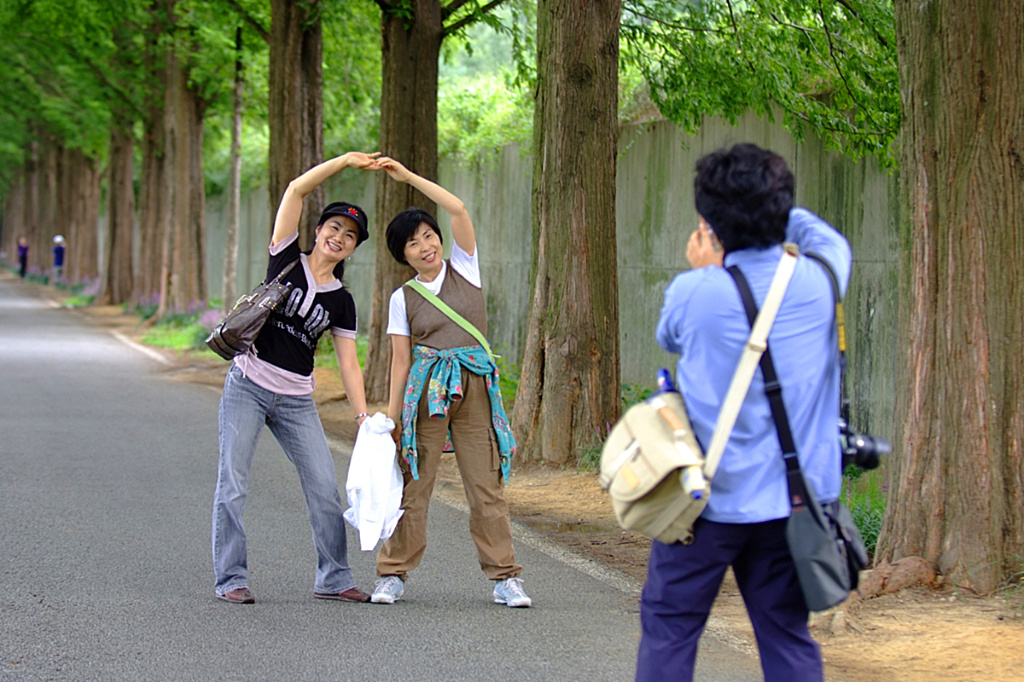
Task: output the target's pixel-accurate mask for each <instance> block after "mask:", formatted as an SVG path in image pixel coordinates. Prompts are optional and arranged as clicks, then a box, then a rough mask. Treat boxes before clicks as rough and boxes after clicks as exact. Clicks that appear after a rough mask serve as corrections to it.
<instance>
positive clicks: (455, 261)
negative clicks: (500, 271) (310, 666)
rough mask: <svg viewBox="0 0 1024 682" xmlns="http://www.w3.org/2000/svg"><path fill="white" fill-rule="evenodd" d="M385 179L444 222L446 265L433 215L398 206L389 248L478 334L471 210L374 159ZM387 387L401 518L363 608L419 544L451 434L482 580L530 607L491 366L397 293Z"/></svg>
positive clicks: (407, 295)
mask: <svg viewBox="0 0 1024 682" xmlns="http://www.w3.org/2000/svg"><path fill="white" fill-rule="evenodd" d="M378 166H379V167H380V168H383V169H384V170H385V171H386V172H387V174H388V175H389V176H391V178H392V179H393V180H396V181H398V182H404V183H407V184H409V185H411V186H412V187H414V188H416V189H417V190H419V191H420V192H422V193H423V194H424V195H425V196H426V197H427V198H429V199H430V200H432V201H434V202H436V203H437V204H438V205H439V206H440V207H441V208H443V209H444V210H445V211H447V212H448V214H449V215H450V216H451V226H452V236H453V237H454V238H455V244H454V245H453V246H452V252H451V259H450V260H446V259H445V258H444V247H443V245H442V243H441V230H440V228H438V225H437V220H436V219H435V218H434V216H432V215H430V214H429V213H427V212H426V211H424V210H422V209H418V208H409V209H407V210H405V211H402V212H401V213H399V214H398V215H397V216H395V217H394V219H393V220H392V221H391V223H390V224H389V225H388V228H387V245H388V250H389V251H390V252H391V255H392V256H393V257H394V258H395V260H396V261H398V262H399V263H402V264H403V265H410V266H412V268H413V269H414V270H416V278H415V281H416V282H418V283H419V284H420V285H422V286H423V287H424V288H425V289H426V291H428V292H429V294H433V296H434V297H437V298H438V299H440V300H441V301H442V302H443V303H444V304H447V306H449V307H450V308H452V309H453V310H454V311H455V312H456V313H457V314H459V315H460V316H461V317H462V318H464V321H468V324H469V325H470V326H472V327H474V328H475V329H476V330H478V331H479V333H480V334H481V335H483V336H486V334H487V311H486V306H485V302H484V296H483V292H482V290H481V285H482V282H481V278H480V253H479V251H478V250H477V246H476V236H475V232H474V229H473V222H472V221H471V220H470V217H469V212H468V211H467V210H466V206H465V205H464V204H463V203H462V201H461V200H460V199H459V198H458V197H456V196H455V195H453V194H452V193H451V192H449V191H448V190H446V189H444V188H443V187H440V186H438V185H437V184H435V183H433V182H431V181H430V180H427V179H425V178H422V177H420V176H419V175H416V174H415V173H412V172H410V171H409V170H408V169H406V168H405V166H403V165H402V164H401V163H399V162H398V161H395V160H394V159H390V158H387V157H381V158H380V159H378ZM388 336H390V337H391V347H392V351H393V354H392V360H391V387H390V400H389V403H388V416H389V417H391V419H393V420H394V422H395V424H396V427H395V433H394V436H395V438H396V441H399V442H400V443H401V446H402V451H403V458H402V461H401V465H402V474H403V478H404V480H405V487H404V490H403V494H402V510H403V512H404V513H403V515H402V517H401V518H400V519H399V521H398V527H397V528H396V529H395V532H394V534H392V536H391V537H390V538H389V539H388V540H387V541H386V542H385V543H384V545H383V547H381V550H380V552H379V553H378V555H377V574H378V575H379V576H380V580H378V581H377V585H376V588H375V589H374V592H373V595H372V596H371V601H373V602H374V603H376V604H393V603H394V602H395V601H396V600H398V599H400V598H401V597H402V595H403V594H404V592H405V580H406V578H407V576H408V574H409V572H410V571H412V570H413V569H415V568H416V567H417V566H418V565H419V563H420V560H421V559H422V558H423V553H424V550H425V549H426V546H427V508H428V506H429V505H430V496H431V493H432V492H433V490H434V480H435V478H436V476H437V468H438V464H439V463H440V461H441V452H442V450H443V448H444V446H445V442H446V440H447V438H448V434H449V432H450V433H451V442H452V444H453V445H454V447H455V459H456V461H457V462H458V465H459V473H460V475H461V476H462V484H463V486H464V488H465V490H466V500H467V502H468V503H469V510H470V511H469V532H470V534H471V535H472V537H473V542H474V543H475V544H476V551H477V559H478V560H479V562H480V568H481V569H482V570H483V572H484V575H486V576H487V578H488V579H490V580H491V581H493V583H494V585H493V590H492V593H491V597H492V598H493V600H494V601H495V602H497V603H499V604H504V605H506V606H511V607H528V606H531V605H532V603H533V602H532V601H531V600H530V598H529V597H528V596H527V595H526V592H525V591H524V590H523V582H522V580H521V579H520V577H519V575H520V573H521V572H522V566H520V565H519V564H517V563H516V556H515V550H514V549H513V548H512V526H511V521H510V519H509V511H508V504H507V503H506V502H505V493H504V486H503V480H504V481H507V480H508V475H509V466H510V462H511V458H512V455H513V453H514V452H515V441H514V439H513V438H512V433H511V430H510V428H509V425H508V419H507V418H506V416H505V410H504V407H503V406H502V404H501V393H500V391H499V390H498V368H497V366H495V364H494V361H493V360H492V359H491V357H490V356H489V354H488V352H487V351H486V350H485V348H484V347H483V345H482V344H481V342H480V341H479V340H478V339H477V338H476V337H475V336H474V335H473V333H472V332H471V331H469V330H468V329H467V328H465V327H463V326H461V325H460V324H459V323H457V322H455V321H454V320H453V319H452V318H451V317H449V316H448V315H447V314H445V313H444V312H442V310H441V309H440V308H438V307H436V306H435V304H434V303H432V302H431V301H430V300H429V298H427V297H425V296H424V294H422V293H420V292H418V291H416V290H415V289H414V288H412V287H411V286H409V285H408V284H407V285H406V286H402V287H400V288H398V289H396V290H395V292H394V293H393V294H392V295H391V304H390V311H389V316H388Z"/></svg>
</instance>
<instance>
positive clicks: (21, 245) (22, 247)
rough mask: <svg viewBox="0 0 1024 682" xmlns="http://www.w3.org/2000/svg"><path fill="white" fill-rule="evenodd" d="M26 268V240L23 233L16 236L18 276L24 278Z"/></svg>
mask: <svg viewBox="0 0 1024 682" xmlns="http://www.w3.org/2000/svg"><path fill="white" fill-rule="evenodd" d="M27 270H28V240H27V239H25V235H21V236H20V237H18V276H19V277H21V278H22V279H25V272H26V271H27Z"/></svg>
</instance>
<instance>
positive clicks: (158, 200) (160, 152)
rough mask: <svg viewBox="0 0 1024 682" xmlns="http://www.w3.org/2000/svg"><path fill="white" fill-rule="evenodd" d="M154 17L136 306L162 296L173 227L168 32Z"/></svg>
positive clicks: (144, 134) (150, 38) (148, 46)
mask: <svg viewBox="0 0 1024 682" xmlns="http://www.w3.org/2000/svg"><path fill="white" fill-rule="evenodd" d="M153 13H154V16H153V18H152V21H151V24H150V25H151V28H150V30H149V32H148V34H147V38H146V52H145V64H146V71H147V73H151V74H152V77H151V78H150V79H149V80H148V81H147V82H146V83H145V86H144V87H146V90H147V91H146V97H145V108H144V110H143V116H144V118H145V121H144V125H143V126H142V139H141V140H140V154H141V157H142V169H141V178H140V183H139V250H138V263H137V267H136V277H135V290H134V292H133V294H132V300H133V302H134V303H136V304H149V303H152V302H154V301H155V300H156V299H157V298H158V296H159V295H160V291H161V289H162V286H161V273H162V271H163V244H164V237H165V230H166V229H167V227H168V226H169V225H170V220H169V217H170V206H169V199H170V196H169V193H168V190H169V186H168V185H169V183H168V181H167V179H166V177H165V174H166V158H165V147H166V142H167V140H166V137H167V129H166V125H165V118H166V117H165V113H164V98H165V96H166V82H167V59H166V47H165V46H163V45H162V41H161V36H162V35H163V33H164V31H165V30H166V25H165V23H164V22H163V20H162V16H163V15H162V14H160V13H157V12H156V11H155V8H153Z"/></svg>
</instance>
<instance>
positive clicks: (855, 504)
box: [842, 473, 885, 556]
mask: <svg viewBox="0 0 1024 682" xmlns="http://www.w3.org/2000/svg"><path fill="white" fill-rule="evenodd" d="M876 476H877V474H875V473H871V474H869V475H868V478H869V479H873V478H874V477H876ZM868 483H869V485H867V486H865V485H863V483H861V484H859V485H855V484H854V481H853V480H851V479H850V478H846V477H844V479H843V488H844V490H843V493H842V500H843V502H844V503H845V504H846V506H847V507H848V508H849V510H850V516H852V517H853V522H854V523H855V524H856V525H857V529H858V530H859V531H860V535H861V537H862V538H864V546H865V547H867V550H868V553H869V554H871V555H872V556H874V554H875V546H876V545H877V544H878V533H879V532H880V531H881V530H882V517H883V516H885V495H884V493H883V491H882V490H881V487H880V486H877V485H874V483H875V481H871V480H869V481H868ZM865 487H866V489H865Z"/></svg>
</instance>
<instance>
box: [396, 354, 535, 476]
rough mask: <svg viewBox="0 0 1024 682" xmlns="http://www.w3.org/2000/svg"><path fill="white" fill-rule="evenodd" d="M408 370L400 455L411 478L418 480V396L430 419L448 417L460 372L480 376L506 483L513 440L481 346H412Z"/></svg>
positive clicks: (490, 363)
mask: <svg viewBox="0 0 1024 682" xmlns="http://www.w3.org/2000/svg"><path fill="white" fill-rule="evenodd" d="M412 358H413V362H412V367H411V368H410V369H409V379H408V381H407V382H406V384H405V401H404V403H403V405H402V456H403V457H405V461H406V462H407V463H408V464H409V471H410V472H411V473H412V477H413V478H415V479H417V480H418V479H419V470H418V468H417V452H416V413H417V411H418V409H419V402H420V397H421V396H422V395H423V391H424V390H427V391H428V393H427V396H428V397H427V400H428V403H427V405H428V410H429V411H430V415H429V416H430V417H433V418H442V419H443V418H444V417H446V416H448V408H449V406H450V405H451V401H452V400H461V399H462V395H463V389H462V369H463V368H466V369H468V370H469V371H470V372H472V373H473V374H477V375H479V376H482V377H484V382H485V383H486V384H487V395H488V397H490V399H491V424H492V426H494V432H495V434H496V435H497V437H498V450H499V455H500V458H501V475H502V477H503V478H504V479H505V482H506V483H508V476H509V470H510V468H511V465H512V455H514V454H515V452H516V441H515V438H513V437H512V429H511V427H510V426H509V423H508V417H506V416H505V408H504V407H503V406H502V404H501V391H500V389H499V387H498V367H497V366H496V365H495V364H494V362H493V361H492V360H491V358H490V356H488V354H487V351H486V350H484V348H483V347H482V346H462V347H460V348H452V349H450V350H437V349H436V348H428V347H427V346H416V347H415V348H414V349H413V352H412Z"/></svg>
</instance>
